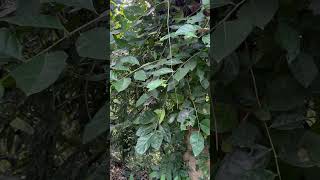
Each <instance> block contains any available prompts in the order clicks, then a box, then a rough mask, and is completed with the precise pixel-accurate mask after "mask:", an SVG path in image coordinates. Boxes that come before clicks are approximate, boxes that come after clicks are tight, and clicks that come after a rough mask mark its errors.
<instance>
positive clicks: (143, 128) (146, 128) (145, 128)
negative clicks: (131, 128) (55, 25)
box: [136, 124, 154, 137]
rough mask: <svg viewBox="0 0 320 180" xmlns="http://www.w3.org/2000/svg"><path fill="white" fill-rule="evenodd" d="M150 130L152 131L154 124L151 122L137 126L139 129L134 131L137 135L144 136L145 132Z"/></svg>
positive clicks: (148, 132) (147, 132)
mask: <svg viewBox="0 0 320 180" xmlns="http://www.w3.org/2000/svg"><path fill="white" fill-rule="evenodd" d="M152 131H154V126H153V124H151V125H143V126H141V127H139V129H138V130H137V132H136V135H137V136H139V137H140V136H145V135H147V134H150V133H151V132H152Z"/></svg>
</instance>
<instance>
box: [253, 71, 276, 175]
mask: <svg viewBox="0 0 320 180" xmlns="http://www.w3.org/2000/svg"><path fill="white" fill-rule="evenodd" d="M250 73H251V76H252V81H253V86H254V91H255V94H256V98H257V102H258V105H259V108H261V102H260V100H259V94H258V88H257V84H256V78H255V76H254V73H253V70H252V68H250ZM263 124H264V127H265V129H266V131H267V135H268V139H269V142H270V145H271V148H272V152H273V156H274V159H275V164H276V168H277V173H278V176H279V180H281V173H280V167H279V162H278V155H277V152H276V149H275V148H274V144H273V141H272V138H271V135H270V131H269V128H268V126H267V123H266V122H265V121H263Z"/></svg>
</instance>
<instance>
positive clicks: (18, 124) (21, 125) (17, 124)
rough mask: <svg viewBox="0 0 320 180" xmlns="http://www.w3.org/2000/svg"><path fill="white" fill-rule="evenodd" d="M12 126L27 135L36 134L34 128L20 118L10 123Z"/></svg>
mask: <svg viewBox="0 0 320 180" xmlns="http://www.w3.org/2000/svg"><path fill="white" fill-rule="evenodd" d="M10 126H11V127H13V128H15V129H18V130H21V131H23V132H25V133H28V134H30V135H32V134H33V133H34V129H33V127H32V126H31V125H30V124H29V123H27V122H26V121H24V120H22V119H20V118H18V117H17V118H15V119H14V120H13V121H11V122H10Z"/></svg>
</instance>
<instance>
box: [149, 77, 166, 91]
mask: <svg viewBox="0 0 320 180" xmlns="http://www.w3.org/2000/svg"><path fill="white" fill-rule="evenodd" d="M163 82H164V80H162V79H156V80H153V81H151V82H149V83H148V85H147V88H148V89H149V91H152V90H154V89H156V88H157V87H159V86H160V85H161V84H162V83H163Z"/></svg>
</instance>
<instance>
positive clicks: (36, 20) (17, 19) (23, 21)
mask: <svg viewBox="0 0 320 180" xmlns="http://www.w3.org/2000/svg"><path fill="white" fill-rule="evenodd" d="M0 21H5V22H8V23H10V24H15V25H18V26H27V27H37V28H52V29H64V27H63V25H62V24H61V23H60V21H59V19H58V18H57V17H55V16H49V15H29V16H22V15H17V16H12V17H6V18H0Z"/></svg>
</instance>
